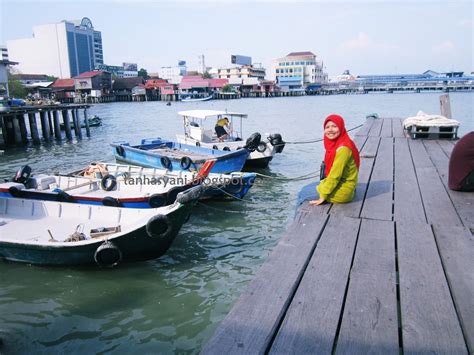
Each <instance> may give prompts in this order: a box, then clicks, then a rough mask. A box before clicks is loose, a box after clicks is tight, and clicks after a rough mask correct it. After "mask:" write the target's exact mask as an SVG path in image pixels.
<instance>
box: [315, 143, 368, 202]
mask: <svg viewBox="0 0 474 355" xmlns="http://www.w3.org/2000/svg"><path fill="white" fill-rule="evenodd" d="M358 176H359V169H357V165H356V163H355V160H354V157H353V156H352V151H351V150H350V149H349V148H348V147H344V146H343V147H340V148H338V149H337V151H336V156H335V158H334V162H333V164H332V168H331V171H330V172H329V175H328V176H327V177H326V178H325V179H323V180H321V182H320V183H319V185H318V186H317V187H316V190H318V192H319V196H320V197H322V198H324V199H325V200H326V201H328V202H331V203H345V202H350V201H352V199H353V198H354V194H355V188H356V185H357V178H358Z"/></svg>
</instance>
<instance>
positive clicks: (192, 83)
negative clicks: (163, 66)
mask: <svg viewBox="0 0 474 355" xmlns="http://www.w3.org/2000/svg"><path fill="white" fill-rule="evenodd" d="M227 84H229V80H227V79H204V78H202V77H201V76H199V75H187V76H184V77H183V79H182V80H181V82H180V83H179V92H180V93H209V94H210V93H212V92H214V91H220V90H222V88H223V87H224V86H225V85H227Z"/></svg>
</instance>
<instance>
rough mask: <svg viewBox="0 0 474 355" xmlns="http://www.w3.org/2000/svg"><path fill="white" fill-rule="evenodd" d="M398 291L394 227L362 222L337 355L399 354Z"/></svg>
mask: <svg viewBox="0 0 474 355" xmlns="http://www.w3.org/2000/svg"><path fill="white" fill-rule="evenodd" d="M396 289H397V285H396V269H395V228H394V224H393V222H390V221H374V220H362V225H361V228H360V232H359V239H358V242H357V249H356V254H355V259H354V264H353V267H352V270H351V276H350V283H349V290H348V292H347V298H346V304H345V307H344V316H343V318H342V324H341V330H340V332H339V338H338V342H337V347H336V352H337V353H338V354H339V353H341V354H354V353H355V354H370V353H372V354H394V355H395V354H396V355H398V354H399V344H398V314H397V313H398V311H397V290H396Z"/></svg>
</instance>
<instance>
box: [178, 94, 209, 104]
mask: <svg viewBox="0 0 474 355" xmlns="http://www.w3.org/2000/svg"><path fill="white" fill-rule="evenodd" d="M212 98H213V95H212V94H211V95H209V96H204V97H203V96H198V95H196V94H191V95H189V96H186V95H183V96H181V101H182V102H198V101H208V100H211V99H212Z"/></svg>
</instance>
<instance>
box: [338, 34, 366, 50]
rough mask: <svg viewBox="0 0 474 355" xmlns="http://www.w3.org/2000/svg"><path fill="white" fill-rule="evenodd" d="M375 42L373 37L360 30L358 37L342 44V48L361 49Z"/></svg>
mask: <svg viewBox="0 0 474 355" xmlns="http://www.w3.org/2000/svg"><path fill="white" fill-rule="evenodd" d="M372 44H373V41H372V39H371V38H370V37H369V35H368V34H367V33H365V32H359V34H358V35H357V37H356V38H353V39H351V40H349V41H347V42H344V43H342V44H341V46H340V47H341V48H342V49H349V50H352V49H361V48H367V47H370V46H371V45H372Z"/></svg>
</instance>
